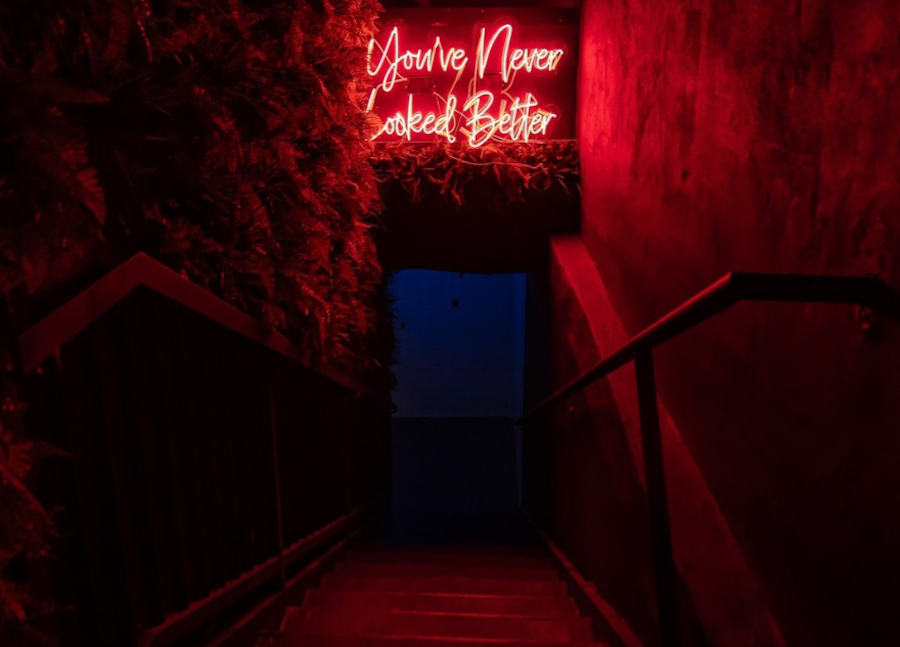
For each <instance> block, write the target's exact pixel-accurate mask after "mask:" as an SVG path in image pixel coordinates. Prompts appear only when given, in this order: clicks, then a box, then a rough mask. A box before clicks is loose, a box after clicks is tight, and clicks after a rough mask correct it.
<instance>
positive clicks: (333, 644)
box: [257, 636, 609, 647]
mask: <svg viewBox="0 0 900 647" xmlns="http://www.w3.org/2000/svg"><path fill="white" fill-rule="evenodd" d="M518 644H521V643H520V642H519V641H516V640H503V639H493V640H472V639H467V638H456V639H454V638H422V637H418V638H377V637H369V636H301V637H297V636H284V637H283V638H282V639H280V640H278V639H268V640H266V641H265V642H263V641H260V643H259V644H258V645H257V647H497V646H498V645H518ZM541 647H609V645H608V643H605V642H595V641H591V640H577V641H565V642H555V643H549V642H548V643H542V644H541Z"/></svg>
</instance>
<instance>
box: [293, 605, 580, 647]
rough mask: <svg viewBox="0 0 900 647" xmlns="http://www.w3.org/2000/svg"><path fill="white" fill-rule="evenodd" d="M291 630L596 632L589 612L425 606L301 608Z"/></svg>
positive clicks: (551, 635) (520, 637) (469, 634)
mask: <svg viewBox="0 0 900 647" xmlns="http://www.w3.org/2000/svg"><path fill="white" fill-rule="evenodd" d="M283 630H284V632H285V633H286V634H287V635H289V636H296V635H334V636H372V637H374V636H380V637H408V638H413V637H435V638H472V639H484V638H487V639H490V638H500V639H505V640H517V641H521V642H526V643H535V642H537V643H546V642H565V641H571V640H587V639H589V638H590V624H589V622H588V620H587V619H586V618H582V617H577V616H576V617H571V618H522V617H511V616H496V615H495V616H485V615H468V614H436V613H422V612H402V611H400V612H391V613H379V612H366V611H348V610H327V609H311V610H310V609H306V610H304V609H301V610H299V612H298V613H293V614H286V615H285V621H284V625H283Z"/></svg>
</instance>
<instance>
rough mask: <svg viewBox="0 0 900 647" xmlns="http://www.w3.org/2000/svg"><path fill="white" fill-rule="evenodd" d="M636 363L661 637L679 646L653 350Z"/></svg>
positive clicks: (671, 645) (667, 645) (643, 352)
mask: <svg viewBox="0 0 900 647" xmlns="http://www.w3.org/2000/svg"><path fill="white" fill-rule="evenodd" d="M634 364H635V373H636V377H637V395H638V407H639V409H640V422H641V443H642V445H643V453H644V474H645V477H646V482H647V504H648V507H649V510H650V533H651V542H652V548H653V564H654V569H655V574H656V599H657V606H658V609H659V627H660V634H661V637H662V645H663V647H679V646H680V644H681V632H680V624H679V618H678V592H677V587H676V572H675V560H674V558H673V554H672V530H671V527H670V525H669V505H668V499H667V496H666V474H665V468H664V465H663V451H662V437H661V435H660V429H659V410H658V408H657V403H656V376H655V374H654V370H653V356H652V352H651V351H650V350H649V349H646V350H639V351H637V353H636V355H635V362H634Z"/></svg>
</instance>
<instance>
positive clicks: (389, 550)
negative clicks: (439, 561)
mask: <svg viewBox="0 0 900 647" xmlns="http://www.w3.org/2000/svg"><path fill="white" fill-rule="evenodd" d="M359 550H360V551H364V552H367V553H378V554H382V555H403V556H407V557H408V556H412V555H461V556H467V555H474V556H481V557H504V556H505V557H547V552H546V551H545V550H544V549H542V548H540V547H538V546H533V545H530V544H529V545H515V546H497V545H494V544H377V545H369V546H361V547H360V548H359Z"/></svg>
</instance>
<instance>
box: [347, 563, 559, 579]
mask: <svg viewBox="0 0 900 647" xmlns="http://www.w3.org/2000/svg"><path fill="white" fill-rule="evenodd" d="M336 572H337V573H343V574H347V575H359V576H373V575H374V576H387V577H398V576H413V577H435V576H446V577H465V578H483V579H494V580H558V579H559V574H558V573H557V572H556V571H555V570H553V569H552V568H550V567H549V566H546V567H538V568H529V567H521V566H502V565H501V566H497V565H465V564H416V563H402V562H398V563H388V564H379V563H369V562H342V563H341V564H338V567H337V570H336Z"/></svg>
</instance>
